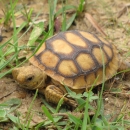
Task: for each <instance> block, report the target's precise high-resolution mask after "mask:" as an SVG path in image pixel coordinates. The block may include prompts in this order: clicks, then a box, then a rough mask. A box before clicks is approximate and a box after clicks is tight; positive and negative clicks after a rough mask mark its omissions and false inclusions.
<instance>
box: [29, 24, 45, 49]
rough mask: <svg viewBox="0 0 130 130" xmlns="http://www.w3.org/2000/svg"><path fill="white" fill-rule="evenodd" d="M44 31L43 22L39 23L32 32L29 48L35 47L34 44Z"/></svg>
mask: <svg viewBox="0 0 130 130" xmlns="http://www.w3.org/2000/svg"><path fill="white" fill-rule="evenodd" d="M43 29H44V23H43V22H39V23H38V24H36V25H35V26H34V28H33V30H32V33H31V35H30V37H29V41H28V43H27V46H33V45H34V42H35V41H36V40H37V39H38V38H39V36H40V35H41V34H42V32H43Z"/></svg>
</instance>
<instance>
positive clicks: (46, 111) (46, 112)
mask: <svg viewBox="0 0 130 130" xmlns="http://www.w3.org/2000/svg"><path fill="white" fill-rule="evenodd" d="M42 110H43V111H44V114H45V115H46V116H47V117H48V119H49V120H51V121H52V122H54V120H53V116H52V115H51V113H50V112H49V111H48V109H47V108H46V107H45V106H44V105H43V106H42Z"/></svg>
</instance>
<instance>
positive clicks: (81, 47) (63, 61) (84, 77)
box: [30, 30, 119, 89]
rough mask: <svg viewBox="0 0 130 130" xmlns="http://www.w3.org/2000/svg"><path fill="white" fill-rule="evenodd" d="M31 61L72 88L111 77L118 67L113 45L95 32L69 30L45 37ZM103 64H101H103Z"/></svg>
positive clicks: (80, 87)
mask: <svg viewBox="0 0 130 130" xmlns="http://www.w3.org/2000/svg"><path fill="white" fill-rule="evenodd" d="M30 62H31V63H32V64H33V65H34V66H36V67H38V68H40V69H41V70H42V71H43V72H45V73H46V74H47V75H48V76H50V77H51V78H53V79H54V80H56V81H58V82H60V83H61V84H65V85H67V86H69V87H71V88H72V89H83V88H89V87H90V86H92V84H93V83H94V81H95V80H96V83H95V85H98V84H101V83H102V82H103V68H104V69H105V80H107V79H109V78H111V77H112V76H113V75H114V74H115V73H116V72H117V69H118V63H119V59H118V53H117V49H116V48H115V46H114V45H112V44H110V43H109V42H107V41H105V40H104V39H103V38H101V37H97V36H96V35H94V34H91V33H88V32H84V31H78V30H72V31H66V32H60V33H58V34H56V35H54V36H53V37H51V38H49V39H48V40H46V42H45V43H44V44H43V45H42V46H41V47H40V49H39V50H38V52H37V53H36V54H35V55H34V56H33V57H32V58H30ZM103 66H104V67H103Z"/></svg>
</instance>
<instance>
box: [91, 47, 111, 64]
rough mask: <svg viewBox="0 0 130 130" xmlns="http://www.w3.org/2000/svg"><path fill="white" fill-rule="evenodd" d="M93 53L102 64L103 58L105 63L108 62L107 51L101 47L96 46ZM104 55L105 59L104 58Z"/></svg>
mask: <svg viewBox="0 0 130 130" xmlns="http://www.w3.org/2000/svg"><path fill="white" fill-rule="evenodd" d="M92 53H93V55H94V56H95V58H96V59H97V61H98V63H99V64H100V65H102V64H103V60H104V64H106V63H107V61H108V60H107V57H106V55H105V53H104V52H103V50H101V49H100V48H94V49H93V52H92ZM102 57H103V58H104V59H102Z"/></svg>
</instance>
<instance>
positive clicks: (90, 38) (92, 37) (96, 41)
mask: <svg viewBox="0 0 130 130" xmlns="http://www.w3.org/2000/svg"><path fill="white" fill-rule="evenodd" d="M80 33H81V34H82V35H83V36H84V37H85V38H86V39H88V40H89V41H91V42H94V43H99V41H98V39H96V38H95V37H94V36H93V35H92V34H90V33H87V32H82V31H80Z"/></svg>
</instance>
